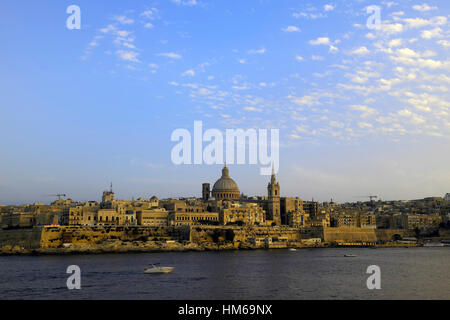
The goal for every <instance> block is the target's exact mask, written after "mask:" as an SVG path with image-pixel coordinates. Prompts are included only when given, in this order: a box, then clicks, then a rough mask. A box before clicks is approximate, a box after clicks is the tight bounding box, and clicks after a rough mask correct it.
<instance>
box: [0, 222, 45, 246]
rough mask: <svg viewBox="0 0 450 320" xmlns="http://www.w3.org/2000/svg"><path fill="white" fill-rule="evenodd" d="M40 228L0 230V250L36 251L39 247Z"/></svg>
mask: <svg viewBox="0 0 450 320" xmlns="http://www.w3.org/2000/svg"><path fill="white" fill-rule="evenodd" d="M41 234H42V227H34V228H30V229H12V230H4V229H2V230H0V248H1V249H3V250H19V249H22V248H24V249H37V248H39V247H40V242H41Z"/></svg>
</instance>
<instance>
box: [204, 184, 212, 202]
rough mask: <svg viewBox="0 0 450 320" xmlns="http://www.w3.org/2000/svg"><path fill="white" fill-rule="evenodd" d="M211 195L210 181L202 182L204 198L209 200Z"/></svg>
mask: <svg viewBox="0 0 450 320" xmlns="http://www.w3.org/2000/svg"><path fill="white" fill-rule="evenodd" d="M210 195H211V186H210V184H209V183H204V184H202V199H203V200H204V201H208V200H209V197H210Z"/></svg>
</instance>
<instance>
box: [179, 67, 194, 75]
mask: <svg viewBox="0 0 450 320" xmlns="http://www.w3.org/2000/svg"><path fill="white" fill-rule="evenodd" d="M181 75H182V76H183V77H193V76H195V71H194V70H193V69H189V70H186V71H185V72H183V73H182V74H181Z"/></svg>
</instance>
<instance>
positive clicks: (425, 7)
mask: <svg viewBox="0 0 450 320" xmlns="http://www.w3.org/2000/svg"><path fill="white" fill-rule="evenodd" d="M412 8H413V9H414V10H416V11H420V12H425V11H431V10H436V9H437V7H430V6H429V5H428V4H426V3H424V4H422V5H418V4H416V5H414V6H413V7H412Z"/></svg>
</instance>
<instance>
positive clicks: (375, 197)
mask: <svg viewBox="0 0 450 320" xmlns="http://www.w3.org/2000/svg"><path fill="white" fill-rule="evenodd" d="M355 198H369V199H370V202H373V199H377V198H378V196H355Z"/></svg>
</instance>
